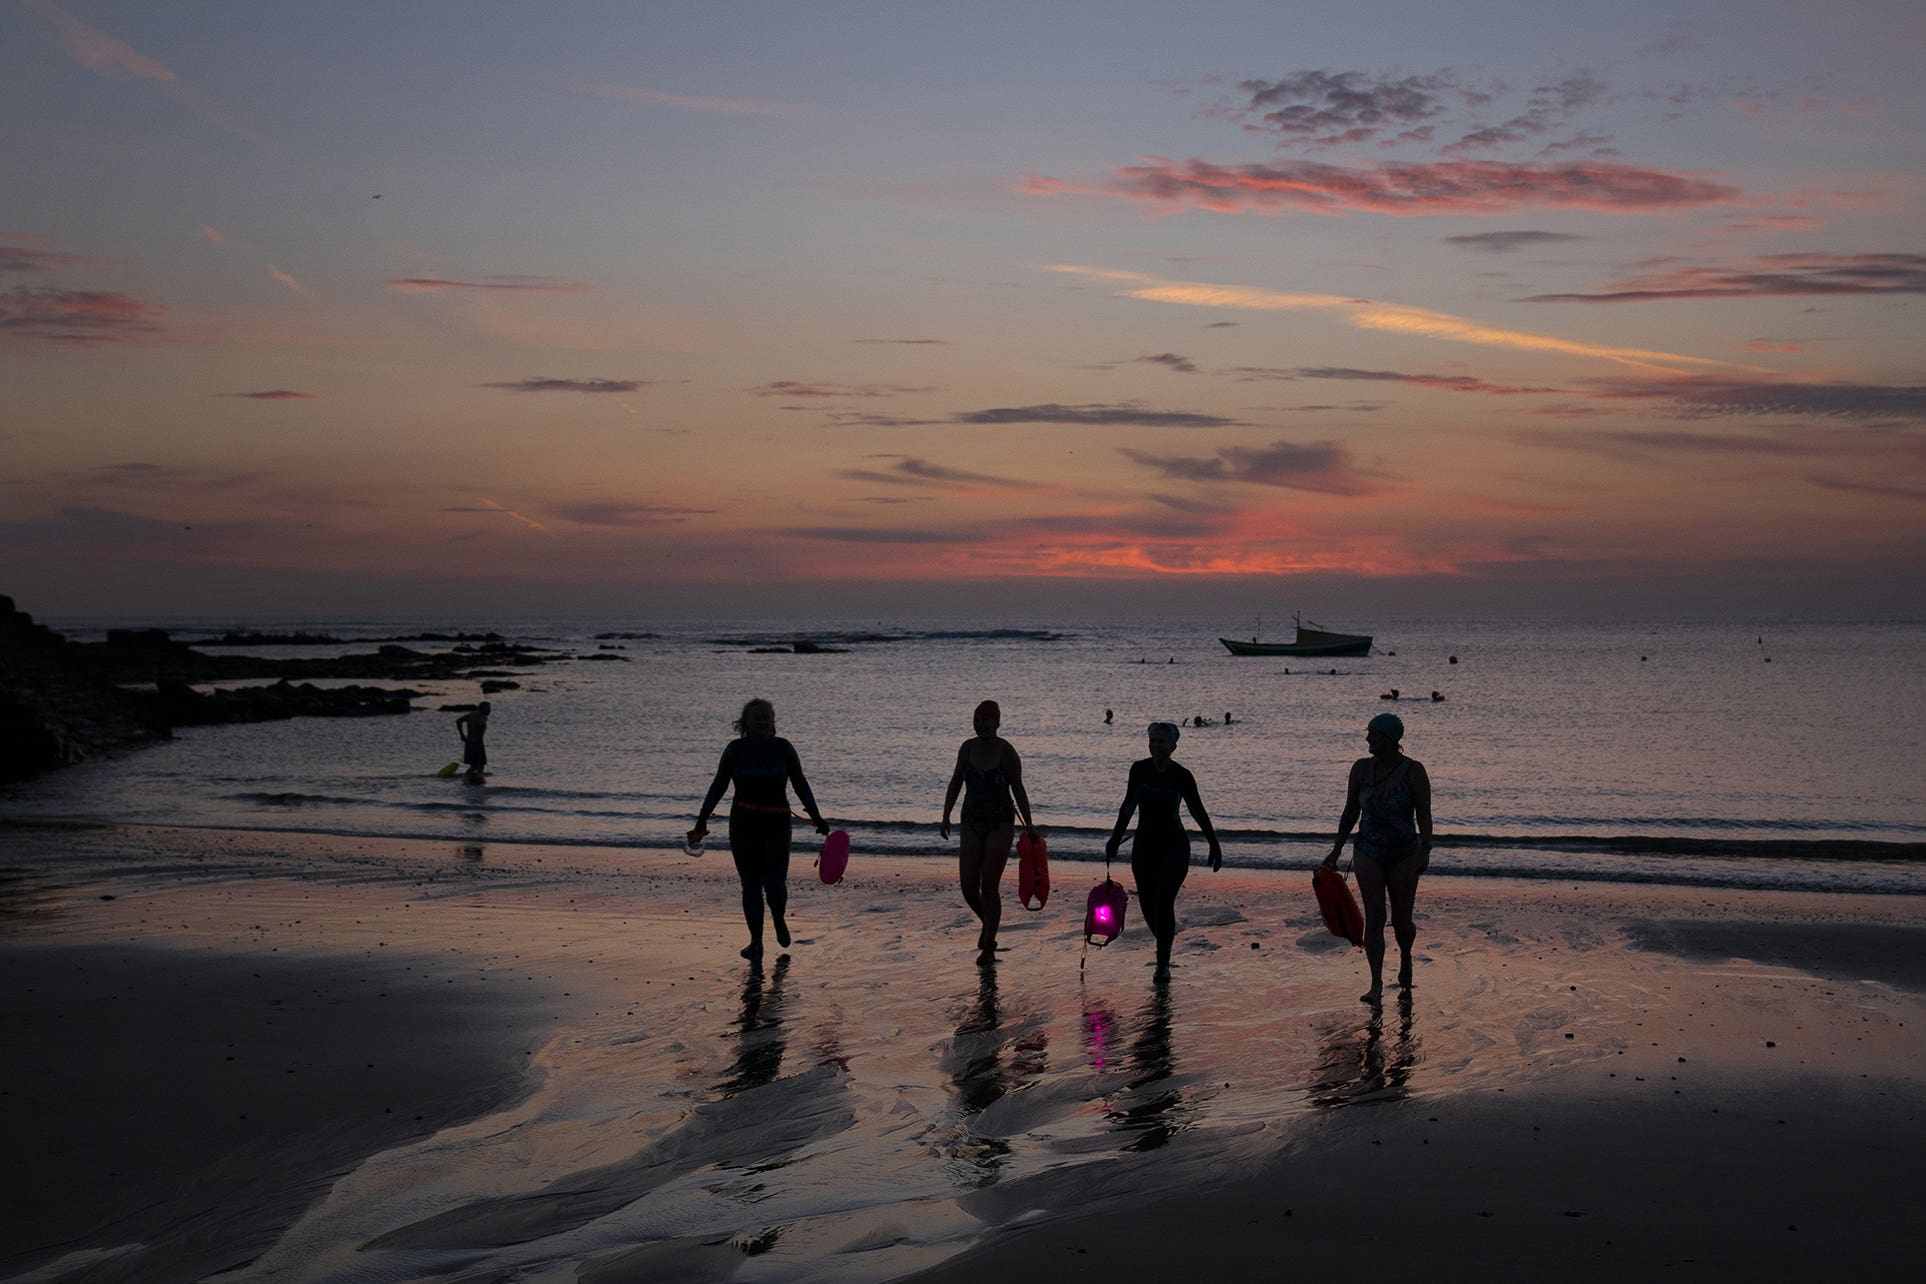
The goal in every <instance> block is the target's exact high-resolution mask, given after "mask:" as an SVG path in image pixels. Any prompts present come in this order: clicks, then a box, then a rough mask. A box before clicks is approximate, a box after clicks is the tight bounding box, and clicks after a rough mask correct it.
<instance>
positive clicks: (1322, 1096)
mask: <svg viewBox="0 0 1926 1284" xmlns="http://www.w3.org/2000/svg"><path fill="white" fill-rule="evenodd" d="M1397 1010H1398V1013H1397V1017H1396V1020H1395V1026H1396V1030H1395V1033H1394V1035H1393V1036H1392V1037H1391V1038H1390V1039H1389V1040H1387V1038H1386V1035H1385V1029H1384V1027H1385V1016H1384V1009H1383V1008H1381V1007H1379V1008H1373V1009H1372V1010H1371V1015H1370V1019H1369V1020H1368V1021H1367V1022H1366V1023H1365V1024H1364V1026H1363V1027H1362V1028H1360V1027H1359V1026H1357V1025H1355V1024H1352V1023H1351V1022H1349V1021H1341V1022H1340V1023H1338V1024H1336V1025H1333V1026H1331V1027H1330V1028H1329V1029H1327V1030H1326V1031H1325V1032H1324V1036H1323V1038H1322V1040H1321V1046H1320V1055H1319V1058H1318V1066H1317V1070H1316V1072H1315V1073H1314V1075H1313V1076H1312V1079H1311V1083H1310V1088H1309V1093H1308V1095H1309V1097H1310V1099H1311V1104H1312V1105H1314V1106H1319V1107H1322V1108H1324V1109H1327V1110H1329V1109H1336V1108H1337V1107H1339V1106H1355V1105H1364V1104H1368V1103H1371V1102H1378V1101H1401V1100H1403V1099H1404V1098H1405V1097H1406V1096H1409V1095H1410V1090H1409V1086H1408V1085H1409V1084H1410V1080H1411V1072H1412V1070H1413V1069H1414V1068H1415V1067H1416V1066H1417V1064H1418V1059H1419V1052H1420V1049H1421V1047H1422V1043H1421V1040H1420V1039H1419V1038H1418V1036H1417V1034H1416V1033H1415V1032H1414V1031H1413V1028H1412V1027H1413V1016H1412V1011H1411V994H1410V992H1409V991H1404V992H1401V993H1400V994H1399V995H1398V1002H1397ZM1387 1042H1388V1043H1389V1045H1390V1046H1389V1047H1387V1046H1386V1044H1387Z"/></svg>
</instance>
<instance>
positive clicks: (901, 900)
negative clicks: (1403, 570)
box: [0, 829, 1926, 1281]
mask: <svg viewBox="0 0 1926 1284" xmlns="http://www.w3.org/2000/svg"><path fill="white" fill-rule="evenodd" d="M5 836H6V838H7V839H8V846H9V849H10V855H9V858H8V864H9V866H10V869H11V872H10V873H9V874H8V876H7V877H5V878H0V960H4V966H5V967H6V969H7V972H6V975H7V980H8V985H7V999H6V1003H5V1006H4V1020H5V1026H4V1030H5V1033H6V1034H7V1035H8V1046H9V1047H10V1048H13V1049H18V1050H19V1051H18V1052H17V1053H10V1055H9V1057H8V1059H7V1061H6V1068H5V1081H4V1083H0V1091H4V1092H5V1094H6V1095H5V1097H4V1098H0V1100H4V1101H5V1102H6V1107H7V1108H6V1117H7V1119H8V1123H7V1125H6V1127H7V1142H8V1145H9V1153H11V1154H14V1155H22V1154H25V1155H33V1156H36V1159H35V1160H34V1163H33V1166H32V1170H31V1174H30V1181H28V1182H27V1183H25V1185H24V1188H23V1190H22V1192H21V1194H19V1195H15V1196H12V1197H10V1207H12V1208H14V1209H23V1210H25V1213H26V1215H25V1216H19V1217H16V1216H10V1217H9V1218H8V1228H7V1230H6V1231H5V1232H4V1240H3V1241H0V1277H7V1278H33V1279H63V1278H88V1279H121V1278H124V1279H140V1278H198V1277H218V1278H221V1279H237V1280H238V1279H257V1278H273V1279H332V1278H355V1277H362V1278H388V1279H413V1278H449V1279H464V1280H470V1279H472V1280H484V1279H487V1280H492V1279H499V1278H508V1277H511V1276H517V1275H519V1277H522V1278H537V1277H539V1278H556V1279H568V1278H581V1279H597V1280H617V1279H634V1278H646V1279H651V1280H680V1279H688V1280H717V1279H729V1278H736V1279H743V1280H749V1279H810V1280H814V1279H821V1280H885V1279H897V1278H908V1277H918V1278H932V1279H946V1278H958V1279H960V1278H963V1277H964V1274H965V1273H966V1272H967V1273H968V1275H969V1276H970V1277H971V1278H978V1277H980V1276H981V1275H982V1274H983V1273H986V1272H988V1273H992V1274H997V1275H1001V1276H1005V1277H1009V1278H1010V1279H1012V1280H1019V1281H1020V1280H1024V1279H1030V1278H1043V1277H1045V1276H1046V1275H1047V1276H1048V1277H1049V1278H1053V1279H1054V1278H1060V1277H1061V1276H1062V1275H1063V1273H1064V1272H1065V1271H1066V1270H1069V1271H1071V1272H1073V1273H1074V1274H1076V1275H1079V1276H1081V1275H1084V1274H1086V1273H1088V1274H1092V1275H1094V1274H1095V1273H1096V1272H1097V1271H1099V1270H1101V1271H1103V1272H1104V1273H1105V1274H1106V1275H1108V1276H1109V1277H1112V1278H1119V1279H1149V1278H1161V1277H1171V1278H1175V1277H1179V1276H1184V1277H1195V1276H1196V1275H1197V1274H1198V1273H1199V1270H1200V1268H1202V1269H1203V1270H1204V1271H1205V1273H1206V1274H1217V1273H1223V1274H1229V1273H1230V1272H1231V1271H1237V1272H1239V1273H1255V1274H1259V1275H1272V1274H1276V1273H1279V1272H1281V1271H1284V1270H1292V1269H1301V1268H1302V1267H1304V1266H1306V1265H1310V1266H1317V1265H1332V1266H1337V1267H1345V1266H1365V1267H1367V1268H1369V1267H1374V1266H1382V1267H1395V1266H1400V1265H1403V1266H1409V1267H1411V1268H1413V1269H1419V1270H1423V1271H1424V1272H1426V1273H1427V1275H1428V1276H1430V1277H1432V1278H1464V1277H1469V1276H1470V1275H1473V1274H1480V1275H1484V1274H1489V1273H1490V1272H1492V1271H1499V1272H1502V1274H1501V1276H1500V1277H1501V1278H1503V1277H1506V1276H1519V1275H1524V1274H1526V1273H1528V1272H1529V1273H1530V1274H1533V1275H1538V1274H1543V1273H1546V1272H1548V1271H1556V1272H1557V1273H1559V1274H1561V1275H1566V1276H1571V1277H1575V1278H1604V1277H1605V1276H1606V1275H1607V1274H1611V1275H1613V1276H1622V1275H1624V1274H1626V1273H1628V1272H1641V1273H1655V1272H1656V1273H1658V1274H1661V1275H1665V1276H1667V1277H1672V1276H1677V1277H1688V1276H1689V1277H1693V1278H1700V1279H1706V1278H1740V1277H1744V1278H1749V1279H1759V1278H1825V1277H1828V1276H1834V1275H1838V1274H1844V1273H1846V1272H1847V1271H1857V1270H1860V1269H1864V1268H1866V1267H1870V1266H1877V1265H1894V1264H1898V1263H1900V1262H1904V1261H1907V1260H1909V1259H1910V1258H1911V1257H1912V1256H1913V1255H1914V1254H1915V1253H1916V1252H1917V1250H1918V1249H1920V1248H1921V1247H1922V1243H1921V1238H1922V1237H1921V1234H1920V1232H1918V1231H1917V1230H1915V1229H1913V1221H1912V1219H1911V1218H1910V1217H1909V1216H1908V1215H1906V1214H1907V1213H1908V1212H1909V1210H1907V1209H1905V1208H1903V1207H1902V1206H1901V1204H1900V1200H1901V1198H1902V1195H1901V1192H1902V1191H1907V1190H1910V1186H1911V1177H1912V1174H1911V1164H1910V1162H1909V1161H1911V1160H1912V1158H1913V1157H1914V1156H1916V1155H1917V1154H1919V1153H1921V1149H1922V1147H1921V1143H1922V1142H1923V1141H1926V1110H1922V1103H1926V1073H1923V1071H1922V1067H1926V1057H1922V1055H1921V1054H1922V1053H1926V1039H1923V1038H1922V1031H1923V1030H1926V1024H1923V1022H1926V1013H1922V1011H1921V1008H1922V1003H1923V1002H1926V994H1923V991H1926V948H1922V947H1926V918H1923V917H1922V915H1921V909H1922V907H1921V906H1920V905H1919V904H1918V903H1917V901H1915V900H1914V899H1912V898H1897V897H1851V896H1815V895H1794V894H1784V893H1731V892H1709V891H1707V890H1704V889H1696V888H1694V889H1677V888H1663V887H1649V886H1628V885H1604V884H1550V883H1539V884H1524V883H1508V882H1501V881H1497V880H1483V879H1475V880H1474V879H1465V880H1454V879H1451V878H1449V877H1434V878H1431V879H1429V880H1428V881H1427V884H1426V887H1425V890H1424V893H1423V894H1422V897H1421V900H1420V926H1421V937H1420V943H1419V950H1420V959H1421V961H1420V965H1419V971H1418V982H1419V986H1418V989H1417V990H1416V991H1415V993H1413V994H1412V995H1411V996H1410V999H1409V1002H1408V1003H1404V1002H1400V1001H1399V999H1398V998H1397V997H1395V996H1394V997H1393V998H1392V999H1391V1000H1390V1001H1389V1002H1387V1004H1386V1006H1385V1007H1384V1008H1383V1009H1382V1010H1381V1011H1378V1012H1373V1011H1372V1010H1371V1009H1368V1008H1366V1007H1365V1006H1364V1005H1362V1004H1360V1003H1358V1002H1357V1000H1356V996H1357V994H1358V993H1359V992H1360V991H1361V990H1362V989H1363V985H1364V968H1363V959H1362V956H1361V954H1359V953H1358V952H1356V951H1353V950H1351V949H1349V947H1347V946H1345V945H1344V944H1343V943H1342V942H1340V941H1337V940H1336V939H1335V938H1332V937H1330V936H1328V935H1326V934H1324V933H1323V932H1322V930H1321V928H1320V927H1319V926H1318V925H1317V923H1316V919H1315V909H1314V907H1313V905H1312V902H1311V898H1310V894H1309V890H1308V877H1307V876H1305V875H1298V874H1274V873H1265V872H1244V871H1236V870H1230V871H1226V872H1225V873H1223V874H1220V875H1211V874H1209V873H1208V872H1207V871H1205V870H1203V869H1202V868H1201V867H1200V868H1199V869H1197V870H1195V871H1193V874H1192V877H1191V879H1190V881H1189V882H1188V883H1187V884H1186V887H1185V891H1184V895H1183V897H1182V899H1180V901H1179V919H1180V922H1181V923H1182V924H1183V925H1184V931H1183V933H1182V934H1181V935H1180V937H1179V939H1178V947H1177V953H1176V959H1177V962H1178V964H1179V967H1178V970H1177V972H1176V975H1175V978H1174V979H1173V981H1172V982H1171V983H1170V984H1169V985H1168V986H1162V987H1159V986H1155V985H1153V983H1152V981H1151V978H1150V972H1149V969H1148V968H1146V967H1144V966H1143V965H1144V963H1145V962H1147V961H1148V959H1149V958H1150V941H1149V938H1148V935H1147V934H1146V933H1145V932H1144V931H1143V928H1142V924H1141V919H1140V918H1139V916H1138V913H1137V910H1138V907H1137V906H1136V905H1134V904H1133V905H1132V906H1131V909H1130V912H1129V917H1128V920H1127V922H1128V927H1127V930H1126V933H1125V936H1124V938H1123V940H1122V941H1120V942H1119V943H1118V944H1117V945H1115V946H1112V947H1111V948H1109V949H1106V950H1102V951H1095V950H1093V951H1089V952H1088V954H1087V956H1086V955H1083V954H1082V952H1081V949H1080V937H1079V935H1078V927H1079V922H1080V909H1081V900H1082V893H1083V892H1084V891H1086V890H1087V889H1088V886H1089V885H1090V884H1091V883H1094V882H1095V881H1096V880H1097V879H1098V878H1099V877H1100V867H1098V866H1095V865H1088V864H1081V863H1076V862H1061V861H1059V862H1053V872H1054V873H1055V876H1056V877H1055V883H1056V889H1057V890H1056V893H1055V898H1054V899H1053V901H1052V903H1051V906H1050V907H1049V909H1047V910H1046V911H1045V912H1043V913H1042V914H1027V913H1025V912H1024V911H1023V910H1022V909H1020V908H1019V907H1017V906H1016V905H1015V904H1014V896H1013V895H1012V896H1011V898H1010V900H1009V902H1008V903H1007V905H1006V910H1005V931H1004V935H1003V943H1004V944H1005V946H1006V947H1007V948H1006V950H1005V952H1004V953H1003V955H1002V956H1001V958H1000V960H999V963H998V964H997V966H996V967H995V968H993V969H987V970H979V969H977V968H976V967H974V966H972V964H971V961H970V960H971V959H972V957H973V955H974V949H973V940H974V935H975V923H974V920H973V919H971V918H970V917H969V915H968V914H967V911H964V910H963V909H962V908H961V906H960V905H959V904H958V901H957V897H956V895H955V893H954V892H953V891H952V889H951V887H950V881H951V877H952V873H953V871H952V870H951V869H950V868H949V867H947V866H946V865H945V864H944V863H942V862H936V861H912V860H894V861H876V860H868V861H866V860H864V859H863V857H862V854H861V853H860V852H859V853H858V854H857V857H856V859H855V861H854V862H853V863H852V866H851V871H850V877H849V879H848V880H847V881H846V882H845V883H844V884H843V885H841V886H838V887H823V886H822V885H820V884H819V883H817V882H815V881H814V880H813V876H812V871H811V870H810V868H809V864H808V857H807V856H806V855H803V854H802V853H801V852H800V851H799V854H798V857H797V859H796V862H795V864H794V866H793V868H792V876H791V885H792V889H793V890H792V895H793V901H792V911H791V921H792V925H793V926H794V928H795V930H796V935H797V940H796V943H795V945H794V947H793V948H792V949H791V950H790V951H788V952H787V955H786V956H779V955H778V953H777V952H776V951H775V950H774V948H773V943H772V946H771V950H770V956H769V957H768V958H767V959H766V960H765V961H764V962H763V963H762V965H760V966H753V965H751V964H748V963H745V962H743V961H742V960H741V959H739V958H737V957H736V954H735V951H736V949H737V948H738V947H739V946H740V944H741V942H742V932H743V929H742V926H741V923H740V918H739V915H738V913H737V911H736V908H735V902H736V890H735V878H734V875H733V872H732V870H731V869H730V867H729V865H728V862H727V860H726V855H725V856H723V857H722V858H720V859H718V858H714V857H711V858H705V859H703V860H689V859H686V858H683V857H681V856H680V854H670V853H662V852H649V851H626V852H625V851H612V850H604V849H559V848H535V847H519V848H518V847H508V846H500V845H496V846H483V845H476V844H462V845H457V844H434V843H398V842H376V841H371V840H360V839H345V838H323V837H312V836H293V835H262V834H219V833H208V832H193V831H154V830H136V829H74V830H42V829H31V830H22V829H11V830H9V831H7V833H6V835H5ZM16 840H17V841H16ZM13 853H18V855H15V854H13ZM107 896H111V897H113V898H114V899H111V900H105V899H102V898H103V897H107ZM1080 959H1081V961H1082V967H1081V968H1080V967H1079V961H1080ZM228 1057H233V1058H234V1060H232V1061H229V1060H227V1058H228ZM290 1071H292V1073H289V1072H290ZM243 1116H245V1118H244V1117H243ZM16 1175H18V1174H16ZM23 1200H24V1201H25V1202H22V1201H23Z"/></svg>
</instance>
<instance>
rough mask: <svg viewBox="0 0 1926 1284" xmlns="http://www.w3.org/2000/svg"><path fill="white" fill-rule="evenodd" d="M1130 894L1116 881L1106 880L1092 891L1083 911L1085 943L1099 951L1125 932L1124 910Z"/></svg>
mask: <svg viewBox="0 0 1926 1284" xmlns="http://www.w3.org/2000/svg"><path fill="white" fill-rule="evenodd" d="M1129 904H1130V893H1129V892H1126V891H1125V890H1124V885H1123V884H1122V883H1119V882H1117V881H1116V880H1115V879H1112V878H1106V879H1104V880H1103V882H1101V883H1098V884H1097V885H1096V886H1095V887H1093V888H1091V889H1090V899H1089V901H1088V902H1087V903H1086V904H1085V906H1084V911H1083V943H1084V944H1085V945H1094V946H1096V947H1097V948H1098V949H1102V948H1103V947H1104V946H1106V945H1108V944H1110V942H1112V941H1114V940H1116V939H1117V937H1118V935H1119V934H1121V933H1122V932H1123V927H1124V910H1125V909H1126V908H1127V907H1128V906H1129Z"/></svg>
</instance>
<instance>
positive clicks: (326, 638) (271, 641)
mask: <svg viewBox="0 0 1926 1284" xmlns="http://www.w3.org/2000/svg"><path fill="white" fill-rule="evenodd" d="M347 641H348V639H346V638H338V637H335V636H334V635H333V634H332V633H303V632H294V633H268V632H262V631H261V630H259V629H229V630H228V631H227V632H225V633H223V634H221V635H220V636H219V637H217V638H202V639H201V640H200V641H198V642H196V643H194V645H195V646H345V645H347Z"/></svg>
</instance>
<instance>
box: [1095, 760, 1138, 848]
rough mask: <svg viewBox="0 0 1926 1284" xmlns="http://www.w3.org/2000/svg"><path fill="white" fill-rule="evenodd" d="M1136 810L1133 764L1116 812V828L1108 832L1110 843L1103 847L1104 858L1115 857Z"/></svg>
mask: <svg viewBox="0 0 1926 1284" xmlns="http://www.w3.org/2000/svg"><path fill="white" fill-rule="evenodd" d="M1136 810H1137V768H1136V765H1135V764H1134V763H1133V764H1132V765H1131V768H1130V779H1129V783H1127V784H1126V785H1125V786H1124V800H1123V806H1122V807H1120V808H1118V810H1117V827H1116V828H1115V829H1113V830H1111V831H1110V841H1109V842H1107V843H1105V844H1104V845H1103V854H1104V855H1105V856H1106V857H1110V856H1115V855H1116V854H1117V849H1118V848H1119V847H1122V846H1123V836H1124V830H1125V829H1127V828H1129V827H1130V814H1131V813H1132V812H1134V811H1136Z"/></svg>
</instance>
